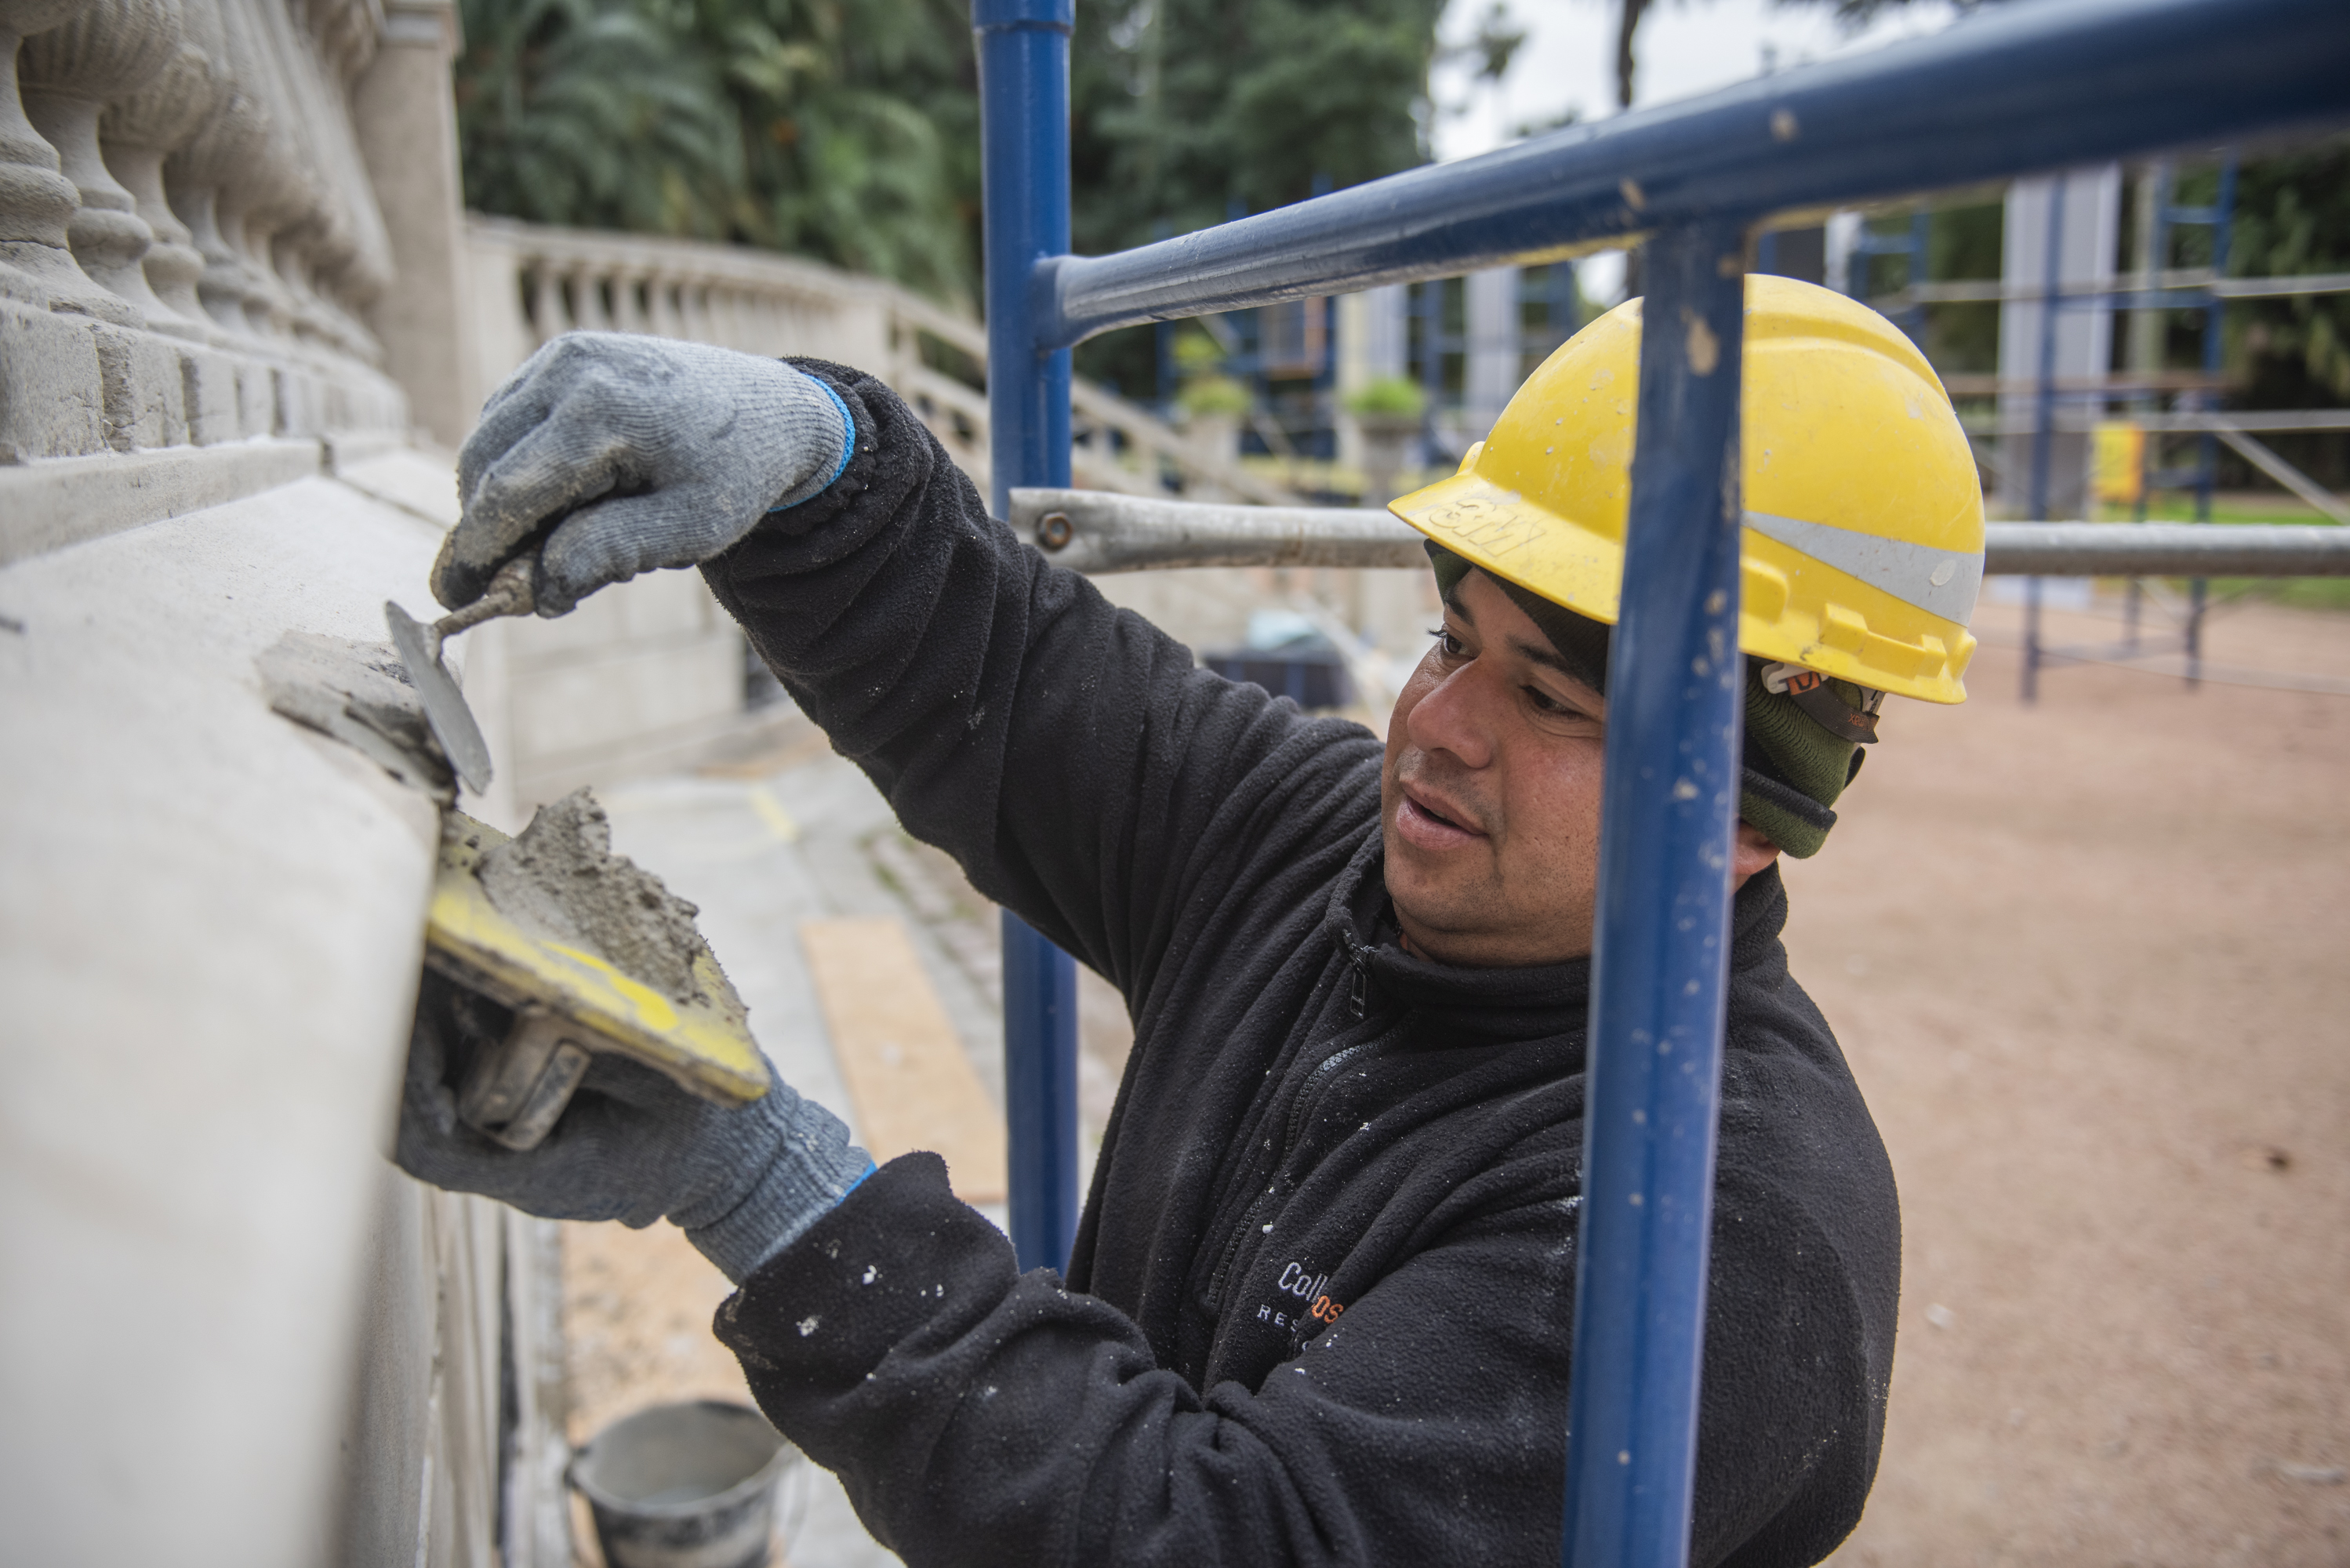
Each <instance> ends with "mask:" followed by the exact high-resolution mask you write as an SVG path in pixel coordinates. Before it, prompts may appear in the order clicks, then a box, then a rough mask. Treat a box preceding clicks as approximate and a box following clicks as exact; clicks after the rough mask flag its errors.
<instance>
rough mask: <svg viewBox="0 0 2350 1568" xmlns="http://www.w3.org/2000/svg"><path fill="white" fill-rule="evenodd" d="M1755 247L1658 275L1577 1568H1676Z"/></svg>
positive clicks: (1596, 1184) (1730, 752) (1623, 754)
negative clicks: (1741, 397) (1741, 400)
mask: <svg viewBox="0 0 2350 1568" xmlns="http://www.w3.org/2000/svg"><path fill="white" fill-rule="evenodd" d="M1741 254H1742V234H1740V232H1739V231H1738V230H1737V229H1736V228H1734V227H1732V226H1731V225H1728V224H1711V223H1709V224H1702V225H1691V226H1690V227H1686V228H1679V229H1669V230H1666V231H1664V232H1662V233H1660V234H1658V235H1657V236H1656V237H1655V238H1654V239H1652V240H1650V241H1649V243H1648V254H1647V256H1646V258H1645V260H1644V265H1643V272H1644V281H1645V283H1646V284H1647V286H1648V295H1647V303H1646V305H1645V306H1643V307H1642V323H1643V325H1642V329H1641V342H1640V400H1639V433H1638V446H1637V447H1636V449H1635V450H1634V452H1633V456H1632V497H1631V515H1630V519H1629V523H1628V524H1627V536H1626V548H1625V556H1624V598H1623V608H1622V613H1621V617H1620V618H1619V619H1618V621H1617V635H1616V641H1615V650H1614V653H1613V656H1612V658H1611V660H1610V662H1611V670H1610V674H1609V679H1608V710H1607V764H1606V772H1605V779H1604V783H1603V785H1602V788H1603V794H1602V797H1601V798H1602V806H1601V813H1602V815H1601V822H1602V825H1603V836H1602V842H1601V846H1600V852H1599V898H1598V909H1599V923H1598V929H1597V932H1596V940H1595V944H1594V948H1593V964H1592V996H1591V1031H1590V1060H1589V1066H1588V1070H1587V1073H1586V1102H1585V1107H1584V1120H1583V1173H1584V1174H1583V1205H1582V1216H1581V1224H1580V1226H1579V1227H1578V1232H1579V1240H1578V1254H1579V1255H1578V1261H1577V1267H1576V1274H1575V1363H1574V1385H1573V1388H1572V1390H1571V1392H1570V1394H1569V1399H1568V1423H1567V1425H1568V1434H1567V1446H1566V1500H1565V1501H1566V1507H1565V1533H1564V1537H1563V1547H1562V1551H1563V1560H1564V1562H1565V1564H1566V1565H1567V1568H1684V1565H1685V1564H1686V1563H1688V1561H1689V1542H1690V1497H1691V1493H1692V1490H1693V1482H1694V1480H1695V1472H1696V1468H1697V1415H1698V1376H1699V1370H1700V1359H1701V1356H1702V1354H1703V1351H1704V1346H1705V1302H1706V1264H1707V1254H1708V1250H1709V1241H1710V1227H1711V1222H1712V1212H1713V1159H1714V1137H1715V1132H1716V1125H1715V1124H1716V1120H1717V1117H1718V1114H1719V1110H1720V1103H1721V1033H1722V1018H1723V989H1724V985H1725V981H1726V977H1727V974H1728V967H1729V966H1728V956H1729V952H1728V950H1729V935H1730V859H1729V857H1730V852H1731V843H1732V837H1731V835H1732V828H1733V825H1734V823H1735V822H1736V819H1737V810H1738V805H1737V803H1738V791H1739V774H1740V767H1739V746H1740V736H1741V725H1742V702H1743V698H1744V664H1743V661H1742V659H1741V657H1740V654H1739V651H1738V588H1739V583H1738V556H1739V518H1740V505H1739V478H1740V473H1739V462H1738V412H1739V410H1738V387H1739V359H1740V353H1741V348H1742V341H1743V337H1744V333H1743V326H1744V317H1743V310H1744V299H1745V295H1744V278H1743V276H1742V267H1741V265H1740V256H1741Z"/></svg>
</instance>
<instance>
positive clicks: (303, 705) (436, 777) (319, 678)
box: [254, 631, 456, 805]
mask: <svg viewBox="0 0 2350 1568" xmlns="http://www.w3.org/2000/svg"><path fill="white" fill-rule="evenodd" d="M254 665H255V668H256V669H257V670H260V672H261V687H262V691H263V692H264V693H265V695H266V696H267V697H268V699H269V706H270V707H271V708H272V709H274V710H275V711H277V712H278V713H280V714H282V715H284V716H285V717H286V718H288V719H291V720H293V721H294V722H296V723H297V724H301V725H304V726H306V727H307V728H309V729H313V730H316V731H317V732H319V733H320V734H322V735H331V736H333V737H334V738H335V739H336V740H338V741H340V742H343V743H344V744H346V745H348V746H351V747H353V748H354V749H356V750H358V751H359V752H361V753H365V754H366V755H367V756H369V757H370V758H372V759H373V760H374V761H375V762H376V763H378V764H379V765H380V766H381V767H382V769H383V770H384V772H386V773H388V774H390V775H391V776H392V777H394V778H396V779H398V780H399V781H400V783H402V784H411V785H413V786H414V787H416V788H418V789H421V790H422V791H424V792H425V793H426V794H430V795H432V796H435V797H436V798H438V799H439V800H441V801H442V804H443V805H446V804H448V803H449V802H451V801H453V800H454V799H455V798H456V781H455V779H454V778H453V777H452V775H451V774H450V771H449V761H448V759H447V758H446V757H445V756H443V755H442V752H441V743H440V742H438V741H435V740H434V739H433V738H432V730H431V729H430V728H429V727H428V726H427V725H426V724H425V722H424V705H423V703H422V702H421V701H418V699H417V695H416V689H415V688H414V687H412V686H411V685H409V683H408V672H407V671H406V670H403V669H401V668H400V655H399V654H398V653H397V652H395V651H394V650H393V649H392V646H391V644H390V643H388V642H354V641H352V640H351V639H348V638H342V637H327V636H324V635H322V634H320V633H317V632H313V631H289V632H287V633H286V635H285V636H283V637H281V638H279V639H277V640H276V643H274V644H273V645H271V646H270V647H269V648H268V649H265V650H264V651H263V653H262V654H261V656H260V657H259V658H258V659H255V660H254Z"/></svg>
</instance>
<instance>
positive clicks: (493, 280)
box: [466, 214, 1296, 504]
mask: <svg viewBox="0 0 2350 1568" xmlns="http://www.w3.org/2000/svg"><path fill="white" fill-rule="evenodd" d="M466 241H467V249H468V253H469V256H470V260H471V265H472V280H473V309H474V313H475V321H474V324H473V332H472V334H471V337H472V340H473V344H474V370H473V378H474V380H475V382H476V383H477V385H478V388H479V389H480V391H481V392H483V393H484V394H486V393H487V392H488V391H489V390H490V389H493V388H494V387H495V386H496V385H497V384H498V383H499V382H500V381H501V380H503V379H504V378H505V376H506V375H507V373H508V372H510V371H511V370H512V369H514V368H515V366H516V365H519V364H520V363H521V362H522V361H523V360H524V359H525V358H527V357H528V356H529V355H530V353H531V351H532V350H533V349H535V348H537V347H538V346H539V345H541V344H543V343H545V342H546V341H547V340H548V339H550V338H552V337H556V336H559V335H560V334H562V333H565V332H568V331H572V330H575V329H578V328H589V329H595V330H601V331H619V332H649V333H653V334H657V335H659V336H662V337H681V338H687V339H690V340H691V341H694V342H699V343H711V344H715V345H717V346H719V347H721V348H740V349H742V350H743V351H744V352H746V353H754V354H811V355H816V356H817V357H819V358H827V359H834V360H837V361H839V362H841V363H843V364H849V365H856V366H858V367H859V368H862V369H870V370H872V371H874V372H875V373H877V374H879V376H880V377H881V378H882V379H884V380H886V381H888V382H889V385H890V387H891V388H892V389H895V390H896V391H897V392H898V394H899V396H901V397H903V398H904V399H905V400H907V403H908V404H909V406H910V407H911V408H912V409H913V410H915V412H916V413H917V414H918V415H920V418H921V420H922V421H923V423H924V424H926V425H928V426H929V427H930V429H931V432H932V433H933V434H935V435H936V436H937V437H938V438H939V441H941V444H943V445H944V446H945V447H946V449H947V451H948V452H949V454H950V455H951V456H952V457H953V458H954V460H955V462H957V463H958V464H959V465H960V466H961V467H962V469H963V471H964V472H967V473H969V474H970V475H971V476H972V480H973V481H974V482H975V483H978V484H979V485H980V486H981V488H982V489H984V488H985V487H986V485H987V482H988V472H989V462H988V414H987V394H986V392H985V390H984V389H983V388H982V387H979V386H975V385H973V384H972V382H971V381H969V380H967V379H963V378H962V377H960V376H957V375H955V374H953V373H952V372H951V371H949V370H946V369H941V368H940V367H939V366H938V365H937V364H935V363H933V362H932V358H931V357H930V356H926V354H925V352H924V340H925V339H929V340H931V341H932V342H934V343H936V344H937V345H940V346H941V347H943V348H946V349H948V350H951V352H952V354H953V355H954V356H956V357H959V358H962V360H963V361H964V362H965V363H966V364H968V365H970V366H972V367H974V368H976V367H980V366H983V365H984V364H985V363H986V359H987V339H986V335H985V333H984V331H983V329H982V328H981V327H980V325H979V323H978V322H976V321H974V320H972V319H971V318H970V317H966V316H963V315H962V314H960V313H958V312H955V311H952V310H950V309H947V308H946V307H944V306H940V305H937V304H935V303H933V302H931V301H930V300H927V299H924V298H922V297H920V296H918V295H915V294H912V293H910V291H908V290H906V289H903V288H900V287H899V286H896V285H893V284H889V283H883V282H880V281H879V280H877V279H873V278H866V277H858V276H853V275H849V274H847V273H842V272H838V271H836V270H834V269H833V268H831V267H828V266H825V265H821V264H819V263H816V262H811V261H806V260H804V259H801V258H798V257H794V256H785V255H778V254H774V253H772V252H766V251H755V250H751V249H748V248H746V247H743V246H739V245H717V244H701V243H698V242H694V241H689V240H668V239H657V238H651V237H648V236H645V235H640V234H609V233H604V232H600V231H591V230H579V229H561V228H553V227H549V226H546V225H544V224H537V223H516V222H514V221H512V220H510V219H504V218H490V217H484V216H481V215H479V214H473V215H469V216H468V218H467V220H466ZM1072 404H1073V408H1074V412H1075V415H1076V426H1077V428H1076V447H1075V450H1074V452H1072V460H1073V462H1072V466H1073V468H1074V470H1075V472H1076V480H1077V483H1080V484H1082V485H1086V486H1087V487H1090V488H1094V489H1101V490H1116V491H1122V492H1127V493H1133V494H1141V495H1156V494H1164V493H1166V490H1165V486H1164V485H1163V484H1162V483H1161V482H1160V479H1159V475H1160V473H1161V472H1162V471H1168V470H1171V471H1172V472H1174V473H1175V474H1176V475H1177V476H1178V477H1179V480H1180V483H1181V484H1182V486H1183V489H1184V493H1186V494H1189V495H1192V496H1194V497H1197V498H1200V499H1214V500H1246V501H1255V502H1261V503H1266V504H1285V503H1294V502H1295V499H1296V497H1295V496H1294V495H1292V494H1291V493H1289V492H1288V491H1286V490H1284V488H1283V487H1281V486H1280V485H1278V484H1274V483H1271V482H1270V481H1267V480H1264V479H1261V478H1259V477H1258V476H1256V475H1255V474H1253V473H1250V472H1247V471H1246V470H1244V469H1243V468H1242V467H1241V466H1240V464H1239V463H1238V462H1235V461H1234V460H1233V459H1232V456H1231V455H1230V454H1224V453H1214V452H1207V451H1204V450H1202V449H1201V447H1200V446H1199V445H1198V444H1196V443H1195V442H1193V441H1191V440H1190V439H1189V438H1187V437H1186V436H1185V435H1184V433H1183V432H1181V431H1177V430H1176V429H1174V428H1173V427H1172V426H1170V425H1169V424H1167V423H1165V422H1164V421H1160V420H1159V419H1158V418H1156V417H1155V416H1153V415H1152V414H1150V413H1149V412H1148V411H1147V410H1143V409H1140V408H1138V407H1137V406H1135V405H1134V404H1132V403H1129V402H1128V401H1126V400H1124V399H1122V398H1119V397H1118V396H1117V395H1116V394H1115V393H1112V392H1110V391H1108V390H1107V389H1103V388H1101V387H1097V386H1095V385H1092V384H1090V383H1087V382H1085V381H1079V382H1078V383H1077V386H1076V390H1075V393H1074V396H1073V398H1072Z"/></svg>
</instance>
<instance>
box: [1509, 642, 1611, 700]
mask: <svg viewBox="0 0 2350 1568" xmlns="http://www.w3.org/2000/svg"><path fill="white" fill-rule="evenodd" d="M1510 651H1511V652H1513V653H1514V654H1516V655H1517V656H1518V657H1519V658H1521V659H1525V660H1526V661H1527V662H1529V663H1532V664H1539V665H1541V666H1542V667H1543V668H1544V669H1545V670H1555V671H1556V672H1557V673H1558V674H1560V675H1563V676H1565V678H1566V679H1567V680H1572V681H1573V682H1575V685H1577V686H1579V687H1581V688H1582V689H1583V690H1584V691H1588V692H1590V693H1591V694H1592V695H1593V696H1595V697H1596V696H1597V695H1599V691H1598V689H1597V688H1596V687H1595V686H1593V685H1592V684H1591V682H1590V681H1588V680H1585V679H1584V678H1583V672H1582V671H1581V670H1577V669H1576V668H1575V666H1574V665H1572V664H1570V663H1568V662H1567V661H1566V660H1565V659H1563V658H1561V657H1560V656H1559V652H1558V650H1557V649H1555V648H1553V647H1551V646H1550V645H1549V644H1548V643H1545V642H1528V641H1527V640H1526V639H1523V638H1522V637H1513V638H1512V639H1510Z"/></svg>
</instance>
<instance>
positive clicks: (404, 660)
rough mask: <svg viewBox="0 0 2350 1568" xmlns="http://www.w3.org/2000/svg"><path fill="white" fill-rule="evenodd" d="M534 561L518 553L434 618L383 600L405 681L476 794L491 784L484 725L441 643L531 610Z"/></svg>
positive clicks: (532, 556)
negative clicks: (476, 592) (466, 600)
mask: <svg viewBox="0 0 2350 1568" xmlns="http://www.w3.org/2000/svg"><path fill="white" fill-rule="evenodd" d="M537 565H538V557H537V556H536V553H525V554H524V555H520V556H515V558H514V559H513V560H511V561H508V562H507V563H506V564H505V565H504V566H500V567H499V568H498V575H497V576H494V577H492V578H491V579H490V586H489V587H487V588H485V589H484V590H483V592H482V597H480V598H477V599H475V600H474V601H473V603H472V604H469V605H467V606H466V607H464V608H463V609H458V610H452V611H450V612H449V613H448V614H447V615H444V616H442V618H440V619H439V620H436V621H432V622H425V621H421V620H418V619H417V618H415V617H414V616H412V615H410V614H409V613H408V612H407V611H406V610H404V609H402V608H400V607H399V606H398V605H396V604H393V603H392V602H391V601H390V600H389V599H387V600H385V601H384V606H383V618H384V622H385V624H386V625H388V626H389V627H390V628H391V645H392V646H393V647H394V648H396V649H400V663H401V664H403V665H405V666H406V667H407V670H408V679H409V681H410V683H411V684H412V685H413V686H414V687H415V688H416V695H417V698H418V700H419V701H421V702H422V703H423V705H424V722H426V723H427V724H429V725H431V726H432V735H433V738H434V739H435V740H437V741H439V742H441V749H442V751H444V752H446V753H449V764H450V766H452V767H453V768H455V769H456V770H457V776H458V777H459V778H461V779H463V780H464V781H465V787H466V788H467V789H469V790H472V791H473V793H474V794H481V793H482V792H483V791H484V790H485V789H487V788H489V787H490V774H491V769H490V746H489V742H487V741H484V739H482V727H481V725H479V724H477V723H475V722H473V709H471V708H470V707H467V706H466V704H465V694H464V692H463V691H460V690H458V687H457V682H456V681H455V680H452V678H451V677H450V674H449V670H448V667H447V666H446V665H444V664H442V662H441V645H442V643H444V642H446V641H448V639H451V638H452V637H454V636H456V635H457V633H459V632H461V631H463V630H464V629H465V628H467V627H473V626H479V625H481V623H482V622H484V621H485V620H494V619H495V618H497V617H499V616H502V615H528V614H530V613H531V612H532V611H533V610H534V609H536V607H537V605H536V601H535V600H534V599H533V598H532V597H531V589H530V577H531V573H532V571H533V570H534V569H535V568H536V566H537Z"/></svg>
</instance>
